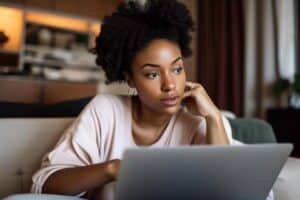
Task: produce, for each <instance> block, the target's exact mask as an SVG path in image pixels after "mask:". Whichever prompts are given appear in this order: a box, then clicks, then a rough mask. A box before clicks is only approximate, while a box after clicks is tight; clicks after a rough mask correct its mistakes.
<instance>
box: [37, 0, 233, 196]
mask: <svg viewBox="0 0 300 200" xmlns="http://www.w3.org/2000/svg"><path fill="white" fill-rule="evenodd" d="M192 30H193V22H192V19H191V17H190V14H189V12H188V10H187V9H186V7H185V6H184V5H183V4H181V3H179V2H177V1H175V0H164V1H160V0H149V1H147V3H146V4H145V5H140V4H138V3H136V2H129V3H127V4H125V3H123V4H121V5H120V6H119V7H118V10H117V11H116V12H114V13H113V14H112V15H111V16H108V17H106V18H105V19H104V22H103V24H102V30H101V33H100V34H99V36H98V37H97V39H96V47H95V48H94V52H95V53H96V55H97V59H96V63H97V64H98V65H100V66H101V67H102V68H103V69H104V71H105V73H106V77H107V81H108V82H116V81H119V82H122V81H126V82H127V83H128V84H129V86H130V87H131V88H135V90H136V91H137V95H135V96H117V95H108V94H107V95H104V94H100V95H98V96H96V97H95V98H94V99H93V100H92V101H91V102H90V103H89V104H88V105H87V106H86V108H85V109H84V110H83V111H82V113H81V114H80V116H79V117H78V118H77V120H76V121H75V122H74V123H73V125H72V126H71V127H70V128H69V129H68V130H67V131H66V132H65V133H64V134H63V136H62V137H61V139H60V140H59V142H58V144H57V145H56V147H55V148H54V149H53V150H52V151H51V152H50V153H48V154H47V155H46V156H45V157H44V159H43V164H42V168H41V169H40V170H39V171H38V172H37V173H36V174H35V175H34V177H33V187H32V190H33V191H34V192H36V193H42V192H43V193H56V194H67V195H78V194H85V195H89V197H91V198H92V197H94V198H95V197H96V196H101V197H102V198H103V199H113V185H114V183H113V182H114V181H116V180H117V177H118V171H119V167H120V163H121V159H122V153H123V152H124V150H125V149H126V148H128V147H139V146H148V147H149V148H153V147H172V146H179V145H190V144H222V145H228V144H232V143H233V140H232V138H231V129H230V127H229V124H228V122H227V121H226V120H225V118H223V117H222V114H221V112H220V110H219V109H218V108H217V107H216V106H215V104H214V103H213V102H212V101H211V99H210V98H209V96H208V95H207V93H206V91H205V89H204V88H203V87H202V86H201V85H200V84H198V83H191V82H186V73H185V67H184V65H183V58H184V57H187V56H189V55H190V54H191V50H190V48H189V44H190V40H191V38H190V35H189V33H190V31H192Z"/></svg>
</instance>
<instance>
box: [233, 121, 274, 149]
mask: <svg viewBox="0 0 300 200" xmlns="http://www.w3.org/2000/svg"><path fill="white" fill-rule="evenodd" d="M228 120H229V123H230V126H231V128H232V137H233V138H234V139H236V140H238V141H241V142H243V143H245V144H258V143H276V138H275V134H274V131H273V129H272V127H271V126H270V125H269V124H268V123H267V122H265V121H263V120H259V119H251V118H235V119H228Z"/></svg>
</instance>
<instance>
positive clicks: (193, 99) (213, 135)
mask: <svg viewBox="0 0 300 200" xmlns="http://www.w3.org/2000/svg"><path fill="white" fill-rule="evenodd" d="M183 103H184V104H185V105H186V107H187V109H188V110H189V112H191V113H193V114H194V115H199V116H203V117H204V118H205V119H206V124H207V130H206V143H207V144H223V145H227V144H229V140H228V137H227V134H226V132H225V128H224V123H223V119H222V114H221V111H220V110H219V109H218V108H217V106H216V105H215V104H214V103H213V102H212V100H211V98H210V97H209V96H208V94H207V92H206V91H205V89H204V87H203V86H202V85H201V84H198V83H191V82H187V83H186V90H185V93H184V96H183Z"/></svg>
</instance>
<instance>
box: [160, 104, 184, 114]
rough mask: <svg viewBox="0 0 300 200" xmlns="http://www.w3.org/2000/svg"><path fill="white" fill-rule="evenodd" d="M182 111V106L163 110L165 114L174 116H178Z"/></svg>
mask: <svg viewBox="0 0 300 200" xmlns="http://www.w3.org/2000/svg"><path fill="white" fill-rule="evenodd" d="M179 109H180V106H179V105H177V106H172V107H164V109H162V111H163V113H165V114H169V115H174V114H176V113H177V112H178V111H179Z"/></svg>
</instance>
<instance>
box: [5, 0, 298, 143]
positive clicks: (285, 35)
mask: <svg viewBox="0 0 300 200" xmlns="http://www.w3.org/2000/svg"><path fill="white" fill-rule="evenodd" d="M120 2H122V0H72V1H71V0H0V102H2V103H22V104H25V103H26V104H39V105H41V104H45V105H46V104H53V103H58V102H62V101H68V100H73V99H80V98H86V97H92V96H94V95H96V94H97V93H102V92H110V93H117V94H128V87H127V86H126V85H122V84H113V85H106V84H105V76H104V73H103V71H102V70H101V68H100V67H99V66H96V65H95V57H94V55H92V54H91V53H89V51H88V50H89V49H90V48H91V47H93V45H94V40H95V37H96V35H97V34H99V32H100V31H101V21H102V19H103V17H104V16H105V15H108V14H110V13H112V11H113V10H114V9H115V8H116V7H117V5H118V4H119V3H120ZM181 2H183V3H184V4H186V6H187V7H188V9H190V11H191V15H192V17H193V19H194V21H195V26H196V32H194V33H193V35H192V37H193V41H192V44H191V47H192V49H193V55H192V56H191V57H189V58H187V59H186V60H185V65H186V69H187V74H188V78H189V80H191V81H196V82H199V83H202V84H203V85H204V87H205V88H206V89H207V91H208V93H209V95H210V96H211V97H212V99H213V100H214V102H215V103H216V104H217V105H218V106H219V107H220V108H221V109H222V110H227V111H230V112H232V113H233V114H235V115H236V116H238V117H256V118H262V119H266V120H268V121H269V122H271V124H272V125H273V127H274V126H275V127H276V124H279V123H283V121H286V122H284V125H282V127H283V128H282V129H284V130H285V129H286V127H293V126H296V123H297V122H300V114H299V112H300V111H299V108H300V95H299V94H300V76H299V75H297V73H298V72H299V71H300V67H299V56H298V52H299V50H298V46H299V40H298V38H299V37H298V36H299V33H300V32H299V26H298V24H299V16H300V15H299V7H298V1H297V0H198V1H197V0H181ZM5 105H7V104H5ZM0 112H1V108H0ZM2 113H3V112H2ZM2 116H5V114H2ZM274 124H275V125H274ZM278 126H279V125H278ZM280 127H281V125H280ZM277 128H278V127H277ZM295 130H296V129H295ZM297 137H299V136H297Z"/></svg>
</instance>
